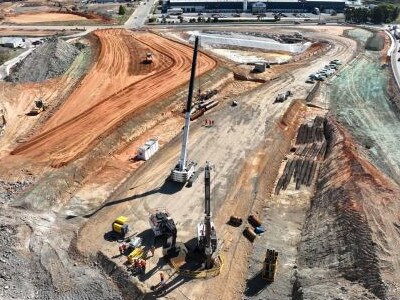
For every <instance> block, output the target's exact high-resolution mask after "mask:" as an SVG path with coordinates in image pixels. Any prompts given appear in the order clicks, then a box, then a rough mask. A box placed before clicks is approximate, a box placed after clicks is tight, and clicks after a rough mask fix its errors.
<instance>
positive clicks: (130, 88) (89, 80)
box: [12, 30, 216, 167]
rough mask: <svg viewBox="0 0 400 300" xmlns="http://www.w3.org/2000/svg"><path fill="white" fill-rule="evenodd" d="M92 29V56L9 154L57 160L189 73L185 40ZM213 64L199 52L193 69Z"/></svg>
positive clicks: (74, 154) (68, 158)
mask: <svg viewBox="0 0 400 300" xmlns="http://www.w3.org/2000/svg"><path fill="white" fill-rule="evenodd" d="M95 35H96V36H97V37H98V38H99V41H100V45H101V50H100V55H99V59H98V62H97V63H96V64H95V66H94V67H93V68H92V70H91V71H90V72H89V73H88V75H87V76H86V77H85V78H84V79H83V81H82V83H81V84H80V86H79V87H78V88H77V89H76V90H75V92H74V93H72V94H71V96H70V97H69V98H68V100H67V101H66V103H65V104H64V105H63V106H62V107H61V108H60V110H59V111H58V112H57V113H55V114H54V116H53V117H52V118H51V119H50V120H49V121H48V122H47V123H46V124H45V125H44V126H43V129H42V131H41V132H42V133H40V134H38V135H37V136H35V137H33V138H32V139H31V140H30V141H28V142H27V143H25V144H23V145H21V146H19V147H17V148H16V149H15V150H14V151H12V154H18V155H23V156H26V157H29V158H32V159H35V160H36V161H39V162H43V161H47V160H50V161H51V165H52V166H54V167H58V166H62V165H64V164H66V163H68V162H69V161H71V160H73V159H74V158H76V157H77V156H78V155H80V154H82V152H84V151H85V150H86V149H88V148H89V147H90V146H92V145H93V144H95V143H96V141H97V140H98V139H99V138H100V137H101V136H102V135H105V134H107V133H108V132H109V131H110V130H111V129H112V128H114V127H115V126H116V125H118V123H120V122H121V121H123V120H124V119H126V118H127V117H129V116H130V115H132V113H134V112H135V111H137V110H138V109H139V108H141V107H143V106H144V105H146V104H148V103H150V102H153V101H156V100H159V99H161V98H162V97H164V96H166V95H168V94H169V93H170V92H171V91H172V90H173V89H175V88H176V87H178V86H180V85H182V84H184V83H185V82H186V81H187V80H188V79H189V73H190V69H191V60H192V53H193V50H192V49H191V48H190V47H188V46H186V45H183V44H179V43H176V42H173V41H170V40H168V39H165V38H162V37H159V36H157V35H155V34H150V33H131V32H128V31H125V30H104V31H97V32H95ZM117 45H118V46H117ZM147 51H151V52H152V53H153V54H154V58H153V63H152V64H150V65H145V64H143V63H142V60H143V59H144V55H145V53H146V52H147ZM215 66H216V61H215V60H214V59H213V58H211V57H209V56H207V55H205V54H201V55H199V60H198V68H197V75H200V74H203V73H204V72H207V71H209V70H211V69H212V68H214V67H215ZM137 74H139V75H137ZM44 153H46V154H45V155H44Z"/></svg>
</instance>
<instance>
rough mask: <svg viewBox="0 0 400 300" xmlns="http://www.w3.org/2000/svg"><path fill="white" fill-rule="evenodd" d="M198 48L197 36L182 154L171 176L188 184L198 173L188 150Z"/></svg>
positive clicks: (197, 38) (173, 179)
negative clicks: (189, 159) (189, 158)
mask: <svg viewBox="0 0 400 300" xmlns="http://www.w3.org/2000/svg"><path fill="white" fill-rule="evenodd" d="M198 46H199V37H198V36H196V38H195V41H194V52H193V61H192V70H191V74H190V82H189V93H188V100H187V103H186V110H185V127H184V130H183V139H182V147H181V154H180V157H179V161H178V164H177V165H176V166H175V168H174V169H173V170H172V171H171V174H170V179H171V180H172V181H174V182H178V183H186V182H188V181H189V182H191V181H192V180H193V178H195V176H194V173H195V171H196V165H197V164H196V163H195V162H193V161H191V162H189V161H188V149H187V148H188V143H189V127H190V111H191V109H192V98H193V86H194V79H195V76H196V63H197V51H198Z"/></svg>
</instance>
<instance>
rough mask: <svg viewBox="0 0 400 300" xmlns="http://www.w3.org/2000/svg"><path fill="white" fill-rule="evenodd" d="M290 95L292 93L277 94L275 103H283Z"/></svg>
mask: <svg viewBox="0 0 400 300" xmlns="http://www.w3.org/2000/svg"><path fill="white" fill-rule="evenodd" d="M292 95H293V93H292V92H291V91H286V92H285V93H281V94H278V96H277V97H276V98H275V102H283V101H285V100H286V99H287V98H288V97H290V96H292ZM275 102H274V103H275Z"/></svg>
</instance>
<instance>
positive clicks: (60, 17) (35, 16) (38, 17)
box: [4, 13, 87, 24]
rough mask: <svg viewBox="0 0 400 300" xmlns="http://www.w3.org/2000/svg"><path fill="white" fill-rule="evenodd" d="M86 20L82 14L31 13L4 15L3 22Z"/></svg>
mask: <svg viewBox="0 0 400 300" xmlns="http://www.w3.org/2000/svg"><path fill="white" fill-rule="evenodd" d="M81 20H87V18H85V17H83V16H78V15H75V14H68V13H32V14H20V15H15V16H12V17H11V16H10V17H6V18H5V20H4V22H6V23H14V24H30V23H42V22H61V21H81Z"/></svg>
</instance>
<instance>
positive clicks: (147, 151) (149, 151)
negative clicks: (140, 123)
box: [137, 139, 158, 160]
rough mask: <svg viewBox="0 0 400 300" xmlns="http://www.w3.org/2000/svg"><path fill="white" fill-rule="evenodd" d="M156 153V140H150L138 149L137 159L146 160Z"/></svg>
mask: <svg viewBox="0 0 400 300" xmlns="http://www.w3.org/2000/svg"><path fill="white" fill-rule="evenodd" d="M157 151H158V140H157V139H150V140H148V141H147V142H146V144H144V145H143V146H141V147H139V149H138V154H137V158H138V159H143V160H148V159H149V158H150V157H152V156H153V155H154V154H155V153H156V152H157Z"/></svg>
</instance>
